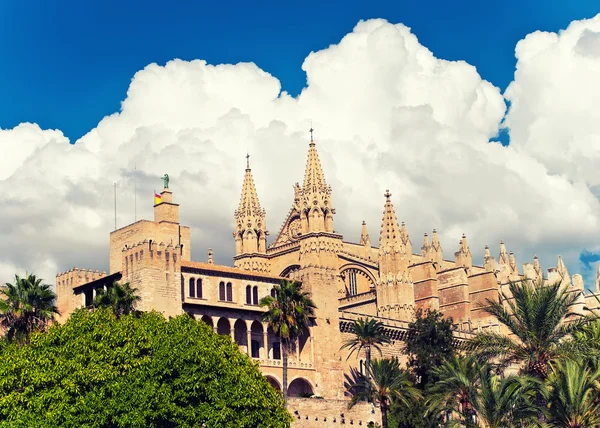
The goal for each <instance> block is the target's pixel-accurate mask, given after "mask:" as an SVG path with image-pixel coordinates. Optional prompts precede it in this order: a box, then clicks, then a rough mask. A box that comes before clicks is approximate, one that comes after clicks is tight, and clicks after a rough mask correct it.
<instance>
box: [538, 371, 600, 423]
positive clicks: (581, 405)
mask: <svg viewBox="0 0 600 428" xmlns="http://www.w3.org/2000/svg"><path fill="white" fill-rule="evenodd" d="M554 368H555V370H554V371H553V373H551V374H550V376H549V378H548V384H549V388H550V395H549V400H548V401H549V405H548V410H549V411H548V413H549V418H548V419H549V420H548V421H549V422H550V424H551V426H555V427H564V428H584V427H594V426H598V425H599V424H600V400H599V399H598V396H599V394H600V370H598V368H597V366H596V367H593V365H587V364H580V363H577V362H575V361H572V360H564V361H562V362H560V363H558V364H556V365H555V367H554Z"/></svg>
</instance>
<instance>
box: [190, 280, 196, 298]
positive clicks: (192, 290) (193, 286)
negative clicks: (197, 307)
mask: <svg viewBox="0 0 600 428" xmlns="http://www.w3.org/2000/svg"><path fill="white" fill-rule="evenodd" d="M189 291H190V297H196V281H195V280H194V278H190V286H189Z"/></svg>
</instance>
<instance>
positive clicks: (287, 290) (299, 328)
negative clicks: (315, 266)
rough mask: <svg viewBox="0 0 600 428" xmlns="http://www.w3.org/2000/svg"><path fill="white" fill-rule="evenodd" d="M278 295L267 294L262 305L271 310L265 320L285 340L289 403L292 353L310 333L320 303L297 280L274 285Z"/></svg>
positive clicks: (266, 312) (284, 362)
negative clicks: (299, 342)
mask: <svg viewBox="0 0 600 428" xmlns="http://www.w3.org/2000/svg"><path fill="white" fill-rule="evenodd" d="M274 289H275V297H273V296H265V297H263V298H262V299H261V300H260V306H263V307H266V308H267V310H266V311H265V312H263V314H262V320H263V321H265V322H267V323H269V325H270V326H271V328H272V329H273V332H274V333H275V334H276V335H277V336H278V337H279V338H280V340H281V348H282V354H283V355H282V360H283V361H282V366H283V376H282V377H283V388H282V389H283V398H284V405H285V406H286V407H287V387H288V385H287V377H288V373H287V372H288V355H289V352H290V351H291V350H292V349H293V348H294V347H295V345H296V341H297V340H298V339H299V338H300V337H302V336H303V335H305V334H307V333H308V327H309V324H310V317H312V316H314V314H315V309H316V305H315V303H314V302H313V301H312V300H311V298H310V293H308V292H305V291H302V285H301V284H300V283H298V282H295V281H286V280H282V281H281V283H280V284H279V285H276V286H275V287H274Z"/></svg>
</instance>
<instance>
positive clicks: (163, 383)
mask: <svg viewBox="0 0 600 428" xmlns="http://www.w3.org/2000/svg"><path fill="white" fill-rule="evenodd" d="M0 397H1V398H0V427H30V426H36V427H82V426H88V427H192V426H193V427H200V426H206V427H209V428H210V427H232V428H233V427H235V428H237V427H289V425H290V423H291V416H290V415H289V413H288V412H287V411H286V410H285V409H284V408H283V399H282V397H281V394H280V393H279V392H278V391H276V390H275V389H274V388H272V387H271V386H270V385H269V383H268V381H267V380H266V378H265V377H264V376H263V375H262V374H261V373H260V371H259V369H258V367H257V366H256V365H255V364H253V363H252V361H251V360H250V359H249V358H248V356H246V355H244V354H242V353H240V352H239V348H238V346H237V345H236V344H235V343H233V342H232V341H231V339H230V338H229V337H228V336H227V337H225V336H218V335H216V334H214V333H213V331H212V330H211V329H210V328H209V327H208V326H206V325H205V324H204V323H202V322H198V321H195V320H194V319H192V318H191V317H190V316H188V315H181V316H178V317H174V318H171V319H169V320H168V321H166V320H165V318H164V317H163V316H162V315H161V314H158V313H156V312H150V313H141V314H140V315H139V316H134V315H133V314H130V315H124V316H122V317H121V318H119V319H117V318H116V317H115V316H114V314H113V313H112V312H111V311H110V310H109V309H98V310H96V311H87V310H77V311H75V312H74V313H73V314H72V315H71V317H70V318H69V319H68V320H67V322H66V323H65V324H63V325H53V326H52V327H50V328H49V330H48V333H47V334H41V333H37V334H33V335H32V336H31V342H30V344H29V345H25V346H21V347H18V346H15V345H8V346H7V347H6V348H5V349H4V351H3V352H2V358H1V359H0Z"/></svg>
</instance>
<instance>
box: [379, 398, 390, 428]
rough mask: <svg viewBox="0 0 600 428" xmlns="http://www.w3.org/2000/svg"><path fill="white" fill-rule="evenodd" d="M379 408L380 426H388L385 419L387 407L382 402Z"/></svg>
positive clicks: (384, 427) (385, 427)
mask: <svg viewBox="0 0 600 428" xmlns="http://www.w3.org/2000/svg"><path fill="white" fill-rule="evenodd" d="M379 408H380V409H381V426H382V427H383V428H388V420H387V408H386V407H385V405H384V404H383V403H381V405H380V406H379Z"/></svg>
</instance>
